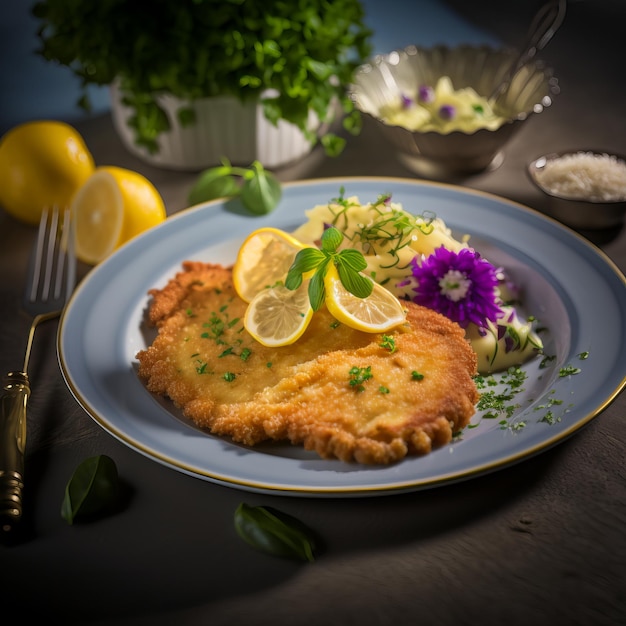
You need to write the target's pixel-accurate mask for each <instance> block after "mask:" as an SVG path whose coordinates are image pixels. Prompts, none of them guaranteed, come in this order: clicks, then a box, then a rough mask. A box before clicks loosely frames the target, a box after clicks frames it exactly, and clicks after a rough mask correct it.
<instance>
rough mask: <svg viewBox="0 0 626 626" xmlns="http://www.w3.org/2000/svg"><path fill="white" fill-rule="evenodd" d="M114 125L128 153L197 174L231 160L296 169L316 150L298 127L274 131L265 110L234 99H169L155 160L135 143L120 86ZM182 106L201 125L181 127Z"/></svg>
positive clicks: (162, 99) (163, 102)
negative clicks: (296, 163)
mask: <svg viewBox="0 0 626 626" xmlns="http://www.w3.org/2000/svg"><path fill="white" fill-rule="evenodd" d="M110 91H111V114H112V117H113V124H114V126H115V129H116V131H117V133H118V134H119V136H120V138H121V140H122V142H123V144H124V145H125V146H126V148H127V149H128V150H129V151H130V152H131V153H133V154H135V155H136V156H138V157H140V158H141V159H143V160H144V161H146V162H148V163H150V164H152V165H156V166H160V167H165V168H169V169H176V170H188V171H194V170H195V171H197V170H202V169H205V168H208V167H213V166H215V165H219V164H220V163H221V160H222V158H223V157H226V158H227V159H228V160H229V161H230V162H231V163H232V164H233V165H241V166H248V165H250V164H251V163H252V161H254V160H255V159H256V160H259V161H260V162H261V163H262V164H263V166H264V167H266V168H276V167H280V166H283V165H288V164H289V163H292V162H294V161H296V160H298V159H300V158H302V157H303V156H305V155H306V154H308V153H309V152H310V151H311V144H310V142H309V141H308V140H307V139H306V138H305V136H304V134H303V133H302V131H301V130H300V129H299V128H298V127H297V126H295V125H293V124H290V123H288V122H285V121H284V120H280V121H279V122H278V125H277V126H274V125H273V124H272V123H271V122H269V121H268V120H267V119H266V118H265V116H264V115H263V108H262V106H260V105H258V104H256V103H254V102H251V103H246V104H243V103H242V102H240V101H239V100H238V99H236V98H234V97H230V96H219V97H214V98H202V99H198V100H195V101H192V102H191V103H186V102H181V100H179V99H178V98H175V97H173V96H170V95H167V94H164V95H162V96H159V98H158V102H159V105H160V106H161V107H162V108H163V110H164V111H165V113H166V114H167V116H168V118H169V121H170V125H171V129H170V130H169V131H167V132H165V133H162V134H161V135H160V136H159V137H158V139H157V142H158V145H159V151H158V152H156V153H155V154H150V152H149V151H148V150H147V149H146V148H144V147H143V146H137V145H136V144H135V141H134V134H133V129H131V128H129V127H128V125H127V120H128V118H129V117H130V116H131V115H132V111H131V109H130V108H129V107H127V106H125V105H124V104H123V103H122V101H121V100H122V99H121V94H120V90H119V87H118V85H117V84H113V85H111V88H110ZM181 106H186V107H191V108H192V109H193V110H194V112H195V116H196V122H195V123H194V124H192V125H190V126H186V127H182V126H181V125H180V123H179V121H178V117H177V115H176V112H177V110H178V109H179V108H180V107H181Z"/></svg>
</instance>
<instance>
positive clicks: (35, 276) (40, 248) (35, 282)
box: [29, 207, 48, 302]
mask: <svg viewBox="0 0 626 626" xmlns="http://www.w3.org/2000/svg"><path fill="white" fill-rule="evenodd" d="M47 227H48V207H44V209H43V211H42V213H41V219H40V220H39V231H38V232H37V244H36V248H35V261H34V265H33V269H32V270H31V276H32V285H31V288H30V295H29V301H30V302H34V301H35V300H36V299H37V291H38V290H39V279H40V277H41V262H42V260H43V254H44V245H45V243H46V229H47Z"/></svg>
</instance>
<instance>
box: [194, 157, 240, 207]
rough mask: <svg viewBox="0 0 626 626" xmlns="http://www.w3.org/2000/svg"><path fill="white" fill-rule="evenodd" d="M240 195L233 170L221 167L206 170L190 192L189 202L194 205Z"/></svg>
mask: <svg viewBox="0 0 626 626" xmlns="http://www.w3.org/2000/svg"><path fill="white" fill-rule="evenodd" d="M239 193H240V188H239V185H238V183H237V178H236V177H235V176H233V175H232V174H231V168H230V167H227V166H225V165H221V166H219V167H213V168H211V169H208V170H205V171H204V172H202V174H200V177H199V178H198V180H197V181H196V183H195V185H194V186H193V187H192V188H191V191H190V192H189V196H188V197H187V202H188V203H189V204H190V205H194V204H199V203H200V202H208V201H209V200H216V199H217V198H232V197H233V196H237V195H238V194H239Z"/></svg>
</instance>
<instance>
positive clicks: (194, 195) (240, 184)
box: [187, 159, 282, 215]
mask: <svg viewBox="0 0 626 626" xmlns="http://www.w3.org/2000/svg"><path fill="white" fill-rule="evenodd" d="M236 197H240V198H241V201H242V203H243V205H244V206H245V208H246V209H248V211H249V212H250V213H252V214H254V215H266V214H267V213H270V212H271V211H273V210H274V209H275V208H276V206H277V205H278V203H279V202H280V199H281V197H282V188H281V185H280V182H279V181H278V179H277V178H276V177H275V176H274V175H273V174H272V173H271V172H269V171H267V170H266V169H265V168H264V167H263V165H262V164H261V163H260V162H259V161H254V163H252V165H251V166H250V167H235V166H233V165H231V164H230V162H229V161H228V160H227V159H222V165H219V166H216V167H212V168H209V169H207V170H204V171H203V172H201V174H200V175H199V177H198V179H197V180H196V182H195V184H194V185H193V187H192V188H191V191H190V192H189V195H188V197H187V202H188V203H189V205H190V206H191V205H194V204H199V203H201V202H208V201H210V200H217V199H218V198H227V199H232V198H236Z"/></svg>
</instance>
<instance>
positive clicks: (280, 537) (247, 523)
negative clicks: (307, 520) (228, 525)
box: [235, 502, 315, 562]
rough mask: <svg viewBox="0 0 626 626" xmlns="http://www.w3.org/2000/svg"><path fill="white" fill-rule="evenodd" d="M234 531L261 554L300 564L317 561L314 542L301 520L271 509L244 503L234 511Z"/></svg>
mask: <svg viewBox="0 0 626 626" xmlns="http://www.w3.org/2000/svg"><path fill="white" fill-rule="evenodd" d="M235 530H236V531H237V534H238V535H239V536H240V537H241V538H242V539H243V540H244V541H245V542H246V543H248V544H249V545H251V546H252V547H253V548H256V549H257V550H260V551H261V552H265V553H266V554H271V555H273V556H279V557H284V558H289V559H295V560H300V561H309V562H311V561H314V560H315V556H314V550H315V539H314V537H313V533H312V531H311V530H310V529H309V528H307V527H306V526H305V525H304V524H303V523H302V522H301V521H300V520H298V519H296V518H295V517H292V516H290V515H287V514H286V513H283V512H281V511H277V510H276V509H273V508H270V507H263V506H250V505H248V504H246V503H245V502H242V503H241V504H240V505H239V506H238V507H237V509H236V511H235Z"/></svg>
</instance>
